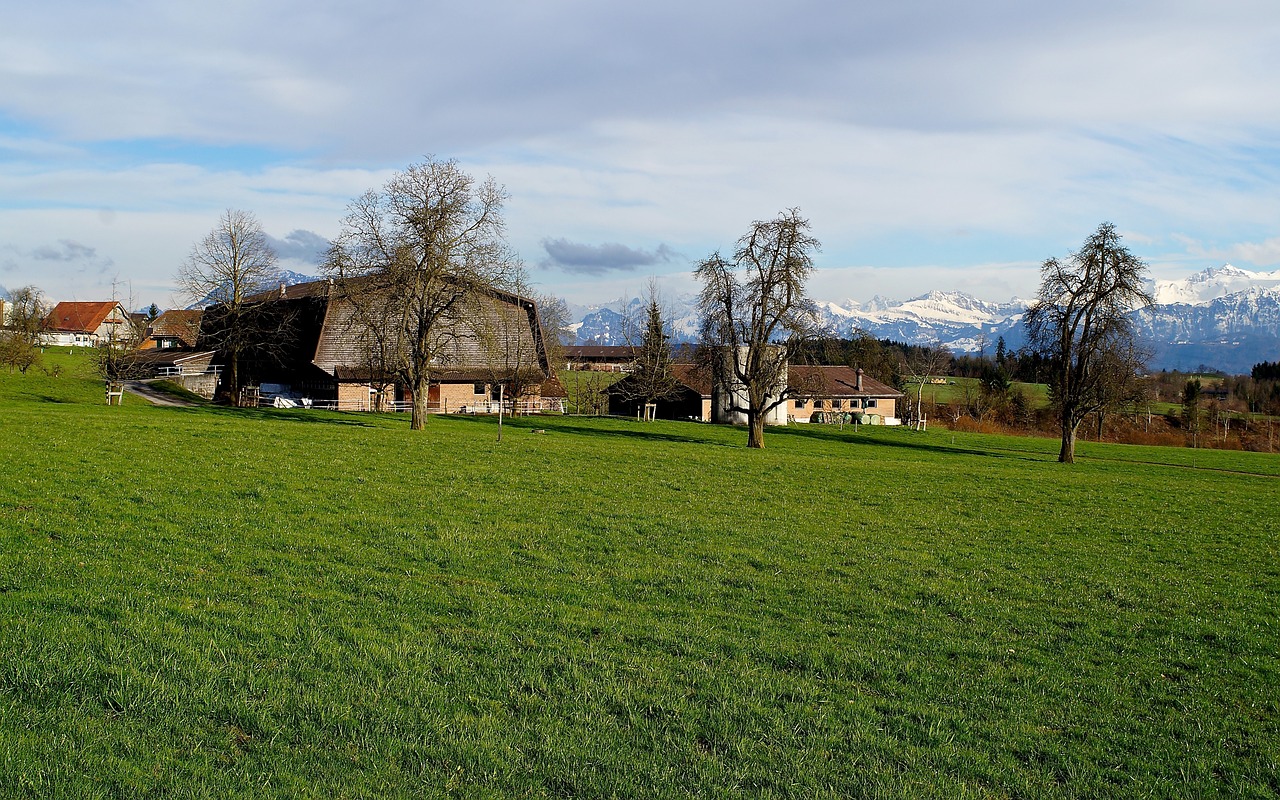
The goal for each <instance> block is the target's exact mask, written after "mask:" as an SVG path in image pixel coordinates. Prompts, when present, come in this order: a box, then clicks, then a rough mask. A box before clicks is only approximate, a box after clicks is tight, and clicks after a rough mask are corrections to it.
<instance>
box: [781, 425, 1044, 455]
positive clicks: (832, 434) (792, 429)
mask: <svg viewBox="0 0 1280 800" xmlns="http://www.w3.org/2000/svg"><path fill="white" fill-rule="evenodd" d="M823 428H827V429H828V430H822V429H823ZM775 434H776V435H779V436H791V437H797V438H802V439H810V440H819V441H824V442H831V443H833V444H842V443H843V444H861V445H866V446H868V447H892V448H898V449H903V450H916V451H920V452H926V453H950V454H955V455H969V456H985V457H987V458H1013V459H1018V460H1021V461H1035V462H1037V463H1043V462H1045V461H1053V460H1056V458H1057V456H1056V455H1050V454H1048V453H1039V452H1036V451H1034V450H1009V449H1003V448H989V449H980V448H977V447H969V446H965V445H954V444H943V443H940V442H937V441H927V440H924V439H915V438H912V437H915V436H917V435H918V434H916V433H915V432H914V431H893V432H892V433H889V435H890V436H894V437H898V436H899V435H900V436H902V437H906V438H888V437H887V436H875V438H872V437H871V436H870V435H867V436H865V438H859V434H858V433H856V432H855V433H853V434H852V435H851V434H849V433H847V432H842V431H840V430H839V429H838V428H835V427H832V426H828V425H820V426H817V429H815V430H808V429H805V430H801V428H800V426H788V427H786V428H777V429H776V430H770V431H769V433H768V435H769V436H772V435H775Z"/></svg>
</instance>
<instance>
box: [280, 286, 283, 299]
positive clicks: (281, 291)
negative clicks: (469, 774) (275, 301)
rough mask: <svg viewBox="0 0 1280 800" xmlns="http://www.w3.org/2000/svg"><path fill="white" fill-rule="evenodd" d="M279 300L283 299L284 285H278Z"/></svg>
mask: <svg viewBox="0 0 1280 800" xmlns="http://www.w3.org/2000/svg"><path fill="white" fill-rule="evenodd" d="M280 299H281V300H283V299H284V284H283V283H282V284H280Z"/></svg>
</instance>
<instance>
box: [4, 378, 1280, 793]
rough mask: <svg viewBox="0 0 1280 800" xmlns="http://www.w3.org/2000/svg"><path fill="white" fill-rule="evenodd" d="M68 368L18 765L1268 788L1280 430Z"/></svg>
mask: <svg viewBox="0 0 1280 800" xmlns="http://www.w3.org/2000/svg"><path fill="white" fill-rule="evenodd" d="M71 372H72V371H71V370H68V374H64V375H63V376H62V377H60V378H49V377H45V376H28V377H26V378H20V377H19V376H9V375H3V376H0V416H2V420H3V429H2V431H0V432H2V434H3V435H2V436H0V442H2V443H0V531H2V532H0V609H2V612H0V795H19V796H21V795H35V796H80V797H95V796H96V797H115V796H157V797H158V796H165V797H168V796H227V795H231V794H241V795H252V796H258V797H273V796H274V797H360V796H379V797H383V796H390V797H424V796H426V797H431V796H456V797H475V796H495V797H496V796H502V797H508V796H624V797H653V796H679V795H694V794H696V795H712V796H725V797H770V796H772V797H822V796H830V797H835V796H850V795H853V796H858V795H865V796H925V797H928V796H933V797H963V796H974V797H977V796H1037V797H1094V796H1152V795H1155V796H1175V797H1176V796H1184V797H1199V796H1204V795H1207V794H1214V793H1221V794H1233V795H1241V796H1258V797H1264V796H1271V795H1274V794H1275V793H1276V792H1278V791H1280V781H1278V780H1277V778H1276V775H1277V773H1278V772H1280V765H1278V764H1277V755H1276V754H1277V753H1278V752H1280V716H1278V712H1280V707H1278V703H1280V700H1278V697H1280V692H1278V691H1277V687H1278V686H1280V665H1278V663H1277V657H1278V656H1277V645H1276V642H1277V641H1278V640H1280V635H1278V634H1280V631H1277V630H1276V621H1275V608H1276V602H1277V597H1278V595H1280V557H1278V556H1277V551H1276V537H1275V534H1274V532H1273V529H1274V520H1275V518H1276V515H1277V511H1280V502H1278V501H1277V496H1278V494H1277V487H1278V486H1280V484H1277V479H1278V478H1280V459H1277V458H1275V457H1274V456H1264V455H1259V454H1251V453H1231V452H1212V453H1210V452H1205V451H1199V452H1197V451H1184V450H1167V449H1156V448H1132V447H1121V446H1103V445H1095V444H1093V443H1082V444H1081V448H1080V455H1081V463H1079V464H1077V465H1075V466H1074V467H1064V466H1063V465H1059V464H1057V463H1055V462H1054V461H1053V457H1054V455H1056V443H1054V442H1051V441H1045V440H1037V439H1020V438H1012V437H1011V438H1007V439H1006V438H1000V437H990V436H979V435H962V434H950V433H946V432H941V433H924V434H917V433H915V432H911V431H905V430H890V429H871V430H868V429H865V428H864V429H862V430H860V431H858V432H856V433H855V432H853V431H851V430H850V429H846V430H845V431H843V432H841V431H838V430H835V429H832V428H828V427H826V426H797V427H796V428H794V429H788V430H784V431H776V432H770V434H769V435H768V438H767V444H768V449H766V450H764V451H758V452H753V451H747V450H746V449H745V448H744V447H743V444H744V442H745V433H743V432H742V431H741V430H733V429H725V428H720V427H713V426H704V425H696V424H692V423H651V424H647V425H642V424H637V423H634V422H626V421H618V420H609V419H586V420H583V419H572V418H540V419H537V420H528V421H525V420H515V421H509V423H508V427H507V429H506V435H505V436H504V437H503V441H502V442H501V443H498V442H497V441H495V438H496V437H495V433H496V430H495V425H494V422H493V421H492V420H488V419H483V418H468V419H461V418H450V419H445V418H433V419H432V420H431V422H430V424H429V430H428V431H426V432H425V433H423V434H416V435H415V434H411V433H410V432H409V431H408V430H407V422H406V421H405V419H404V418H403V417H375V416H371V415H363V416H362V415H339V414H334V413H325V412H305V411H289V412H278V411H231V410H226V409H216V408H196V409H166V408H150V407H144V406H141V405H139V404H137V403H133V404H131V403H130V402H129V401H126V405H125V406H124V407H112V408H108V407H106V406H104V405H101V397H100V391H101V390H100V387H99V386H98V385H97V384H95V383H93V382H92V380H90V379H88V378H81V377H76V375H74V374H71ZM534 427H536V428H538V429H542V430H545V431H546V433H545V434H535V433H533V432H531V429H532V428H534Z"/></svg>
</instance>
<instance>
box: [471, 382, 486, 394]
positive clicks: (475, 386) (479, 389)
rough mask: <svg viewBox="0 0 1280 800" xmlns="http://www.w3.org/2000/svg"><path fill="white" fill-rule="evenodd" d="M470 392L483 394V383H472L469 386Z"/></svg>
mask: <svg viewBox="0 0 1280 800" xmlns="http://www.w3.org/2000/svg"><path fill="white" fill-rule="evenodd" d="M471 393H472V394H474V395H480V396H484V393H485V392H484V384H483V383H476V384H472V386H471Z"/></svg>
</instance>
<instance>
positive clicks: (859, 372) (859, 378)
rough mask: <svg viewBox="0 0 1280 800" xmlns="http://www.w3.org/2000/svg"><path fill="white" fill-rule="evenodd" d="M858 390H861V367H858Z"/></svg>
mask: <svg viewBox="0 0 1280 800" xmlns="http://www.w3.org/2000/svg"><path fill="white" fill-rule="evenodd" d="M858 391H862V367H858Z"/></svg>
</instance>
